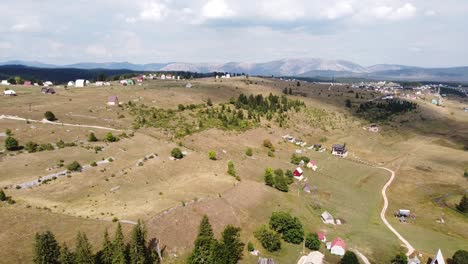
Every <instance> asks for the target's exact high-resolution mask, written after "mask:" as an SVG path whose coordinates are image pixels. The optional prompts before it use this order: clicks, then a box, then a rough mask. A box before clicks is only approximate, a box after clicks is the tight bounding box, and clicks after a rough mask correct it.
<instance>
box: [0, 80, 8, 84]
mask: <svg viewBox="0 0 468 264" xmlns="http://www.w3.org/2000/svg"><path fill="white" fill-rule="evenodd" d="M0 84H1V85H10V83H9V82H8V80H2V82H1V83H0Z"/></svg>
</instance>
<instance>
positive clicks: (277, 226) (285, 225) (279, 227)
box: [270, 212, 304, 244]
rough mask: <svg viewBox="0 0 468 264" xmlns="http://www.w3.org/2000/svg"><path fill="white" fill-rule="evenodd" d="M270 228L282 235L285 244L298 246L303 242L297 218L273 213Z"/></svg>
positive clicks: (302, 234)
mask: <svg viewBox="0 0 468 264" xmlns="http://www.w3.org/2000/svg"><path fill="white" fill-rule="evenodd" d="M270 228H271V229H273V230H275V231H276V232H278V233H280V234H282V235H283V239H284V241H286V242H290V243H293V244H300V243H301V242H302V241H303V240H304V229H303V227H302V224H301V222H300V221H299V218H297V217H294V216H292V215H290V214H289V213H286V212H273V213H272V215H271V217H270Z"/></svg>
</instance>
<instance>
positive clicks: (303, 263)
mask: <svg viewBox="0 0 468 264" xmlns="http://www.w3.org/2000/svg"><path fill="white" fill-rule="evenodd" d="M323 257H324V255H323V254H322V253H321V252H320V251H312V252H310V253H309V255H307V256H302V257H301V258H300V259H299V262H297V264H322V263H323Z"/></svg>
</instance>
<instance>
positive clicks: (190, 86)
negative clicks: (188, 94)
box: [185, 83, 193, 88]
mask: <svg viewBox="0 0 468 264" xmlns="http://www.w3.org/2000/svg"><path fill="white" fill-rule="evenodd" d="M192 87H193V85H192V84H191V83H187V85H185V88H192Z"/></svg>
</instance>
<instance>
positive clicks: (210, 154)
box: [208, 150, 217, 160]
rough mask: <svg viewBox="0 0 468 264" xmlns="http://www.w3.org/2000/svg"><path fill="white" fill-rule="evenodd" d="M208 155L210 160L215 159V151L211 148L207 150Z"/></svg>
mask: <svg viewBox="0 0 468 264" xmlns="http://www.w3.org/2000/svg"><path fill="white" fill-rule="evenodd" d="M208 157H209V158H210V160H216V159H217V158H216V152H214V151H213V150H211V151H210V152H208Z"/></svg>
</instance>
